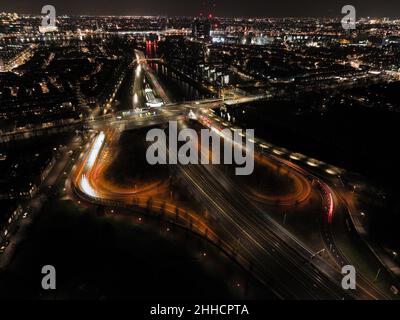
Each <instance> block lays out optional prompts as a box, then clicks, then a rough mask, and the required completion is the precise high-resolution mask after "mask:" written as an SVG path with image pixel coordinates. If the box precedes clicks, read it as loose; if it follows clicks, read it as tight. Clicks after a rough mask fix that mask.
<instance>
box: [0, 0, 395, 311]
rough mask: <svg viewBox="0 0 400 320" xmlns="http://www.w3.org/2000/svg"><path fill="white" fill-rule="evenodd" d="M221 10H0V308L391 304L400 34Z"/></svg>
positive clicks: (208, 6)
mask: <svg viewBox="0 0 400 320" xmlns="http://www.w3.org/2000/svg"><path fill="white" fill-rule="evenodd" d="M217 4H218V1H216V3H213V2H210V3H209V2H207V1H205V2H204V3H203V5H202V6H200V5H199V6H197V7H196V8H194V9H193V10H196V11H197V12H198V14H196V15H195V16H193V15H189V14H188V16H184V15H181V14H180V13H179V14H177V15H172V14H168V15H167V14H165V15H130V13H129V14H128V13H127V15H117V14H115V15H114V14H113V15H101V14H93V15H90V14H87V13H86V12H85V13H82V15H76V14H75V13H74V14H70V13H67V12H66V11H65V12H60V13H58V12H57V15H56V17H55V18H54V21H53V22H54V23H53V22H52V21H51V19H52V18H51V13H48V15H46V14H47V12H46V14H41V13H40V12H41V6H40V5H38V6H37V7H38V9H37V12H36V13H26V12H25V13H22V12H21V10H16V11H18V13H15V12H13V11H10V12H3V13H0V168H1V171H2V175H1V179H0V203H1V207H2V210H1V212H0V300H2V299H10V298H11V299H33V300H36V299H45V300H47V299H56V300H58V299H60V300H70V299H72V300H74V299H77V300H80V299H84V300H87V299H89V300H92V299H93V300H108V299H111V300H114V299H117V300H118V299H133V300H135V299H153V300H154V299H173V300H176V301H181V300H185V299H216V301H218V299H225V300H226V299H228V300H232V301H248V300H271V301H272V300H397V299H399V290H400V261H399V258H398V252H399V253H400V237H399V232H398V228H399V225H400V211H399V209H400V202H399V198H398V196H399V192H400V189H399V186H398V178H397V174H396V172H397V171H396V169H397V167H398V164H397V161H398V158H397V156H396V151H395V149H396V145H397V138H398V137H399V123H400V122H399V121H400V100H399V99H398V98H399V90H400V19H396V18H393V17H372V16H370V17H362V16H359V15H357V17H353V18H352V17H351V12H352V9H351V8H348V10H347V9H346V11H345V12H347V13H342V6H338V7H337V11H336V12H335V14H332V13H330V12H328V13H327V14H325V15H324V14H322V13H321V14H320V15H318V16H316V17H283V16H282V17H268V16H267V17H264V18H262V17H239V16H237V15H233V14H230V13H227V14H226V15H225V14H223V13H222V12H221V10H222V9H219V8H220V7H219V6H218V5H217ZM221 6H222V5H221ZM55 9H57V6H55ZM356 9H357V6H356ZM49 10H50V11H51V8H50V9H49ZM232 10H233V9H232ZM0 11H2V8H1V7H0ZM50 11H49V12H50ZM27 12H29V9H28V10H27ZM74 12H75V11H74ZM346 14H349V15H348V16H346ZM345 16H346V17H347V18H346V19H347V20H346V19H343V17H345ZM352 19H353V20H352ZM46 23H47V24H46ZM175 129H176V131H177V132H175V131H174V130H175ZM246 129H247V130H246ZM204 130H205V131H204ZM207 132H209V133H207ZM252 132H253V133H254V136H252ZM153 134H154V135H153ZM156 137H158V138H157V139H156ZM201 139H206V140H207V142H210V141H212V142H213V143H214V144H210V145H206V147H204V145H205V144H204V145H203V142H205V140H203V141H200V140H201ZM190 142H191V144H190ZM152 143H153V144H152ZM155 150H156V151H157V152H154V151H155ZM152 152H154V154H153V156H154V157H153V158H151V159H154V158H155V159H156V160H157V159H158V160H157V161H156V160H151V161H150V160H149V157H150V156H149V155H152ZM220 154H221V155H222V156H220ZM200 160H201V161H200ZM244 167H246V168H247V169H249V168H250V170H251V172H250V174H248V172H246V173H244V172H245V170H243V169H244ZM238 168H239V170H238ZM240 168H241V169H242V170H240ZM238 172H242V174H238ZM78 262H79V263H78ZM44 266H50V267H48V268H47V267H46V268H45V269H43V267H44ZM52 268H54V270H57V289H55V288H52V285H51V284H49V288H50V289H49V288H47V289H46V288H45V287H44V286H43V281H42V279H43V277H44V276H45V275H46V272H45V271H43V270H50V271H49V272H50V273H51V270H53V269H52ZM353 275H354V278H353V277H352V276H353ZM355 275H356V276H355ZM355 279H356V280H355ZM53 280H54V281H55V279H53ZM53 280H51V281H50V282H49V283H52V281H53ZM41 283H42V285H41ZM54 285H55V284H54ZM133 287H135V290H132V288H133ZM223 310H225V309H222V308H219V309H218V312H219V313H220V314H224V312H225V311H223ZM167 311H168V310H167V309H166V310H165V312H167ZM170 311H171V312H172V311H173V310H172V309H171V310H170ZM178 311H179V310H178ZM154 312H158V314H162V310H159V309H155V311H154ZM230 312H232V313H233V312H236V313H239V314H240V312H242V313H244V312H245V311H244V310H243V308H242V309H240V310H236V309H235V311H233V309H232V310H231V311H230Z"/></svg>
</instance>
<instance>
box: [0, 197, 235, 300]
mask: <svg viewBox="0 0 400 320" xmlns="http://www.w3.org/2000/svg"><path fill="white" fill-rule="evenodd" d="M78 211H79V210H77V209H76V207H74V206H73V205H72V204H70V203H68V202H61V201H54V202H52V203H51V204H49V205H47V206H46V207H45V209H44V211H43V213H42V214H41V216H40V217H39V218H38V220H37V221H36V222H35V223H34V225H33V226H32V228H31V229H30V233H29V236H28V238H27V239H26V241H25V242H24V243H23V244H22V245H21V246H20V247H19V248H18V252H17V259H15V260H14V261H13V263H12V265H11V266H10V268H9V269H8V270H7V271H6V272H3V273H0V288H1V290H0V298H7V299H13V298H25V299H67V298H68V299H71V298H72V299H117V298H123V299H150V298H151V299H175V298H176V299H195V298H200V297H203V298H221V297H222V298H226V299H230V298H234V296H232V293H230V290H228V288H227V286H226V284H225V281H224V279H222V278H221V277H220V276H218V275H216V274H212V272H211V271H209V270H208V269H207V270H206V269H205V268H204V264H201V263H200V262H199V258H198V256H196V255H195V253H189V248H188V247H187V246H186V245H185V244H182V243H181V242H178V241H175V240H174V238H165V237H162V236H161V235H160V233H159V232H154V230H150V229H149V227H147V226H145V225H134V224H131V223H124V222H123V221H114V220H112V219H109V218H98V217H96V215H95V213H94V211H95V210H88V209H87V210H80V211H81V212H80V213H79V212H78ZM47 264H50V265H54V266H55V268H56V270H57V291H56V292H57V294H54V293H53V294H52V293H47V292H45V291H43V290H42V289H41V287H40V283H41V279H42V275H41V268H42V267H43V266H44V265H47ZM210 288H212V290H210Z"/></svg>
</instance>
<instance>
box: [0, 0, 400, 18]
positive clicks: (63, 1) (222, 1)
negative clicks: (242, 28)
mask: <svg viewBox="0 0 400 320" xmlns="http://www.w3.org/2000/svg"><path fill="white" fill-rule="evenodd" d="M45 4H52V5H54V6H55V7H56V10H57V14H90V15H170V16H173V15H187V16H198V15H199V14H200V12H203V13H204V14H209V13H210V12H211V13H212V14H214V15H217V16H238V17H239V16H245V17H254V16H258V17H288V16H291V17H293V16H299V17H301V16H307V17H309V16H340V15H341V14H340V11H341V7H342V6H343V5H346V4H352V5H354V6H355V7H356V9H357V15H358V16H375V17H379V16H387V17H392V18H397V17H400V0H348V1H342V0H275V1H270V0H243V1H238V0H235V1H232V0H214V1H206V0H141V1H138V0H46V1H43V0H0V12H1V11H5V12H18V13H36V14H40V11H41V7H42V6H43V5H45Z"/></svg>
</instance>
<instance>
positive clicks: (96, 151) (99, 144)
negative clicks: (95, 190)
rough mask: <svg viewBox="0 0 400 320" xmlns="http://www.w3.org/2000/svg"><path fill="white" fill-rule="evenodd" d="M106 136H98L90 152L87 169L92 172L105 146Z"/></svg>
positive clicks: (102, 133)
mask: <svg viewBox="0 0 400 320" xmlns="http://www.w3.org/2000/svg"><path fill="white" fill-rule="evenodd" d="M105 137H106V136H105V134H104V132H103V131H102V132H100V134H99V135H98V136H97V138H96V140H95V141H94V143H93V146H92V150H90V154H89V158H88V160H87V162H86V166H85V169H86V170H90V169H92V167H93V165H94V163H95V162H96V159H97V157H98V155H99V153H100V149H101V147H102V146H103V143H104V140H105Z"/></svg>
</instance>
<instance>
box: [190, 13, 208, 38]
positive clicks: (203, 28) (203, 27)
mask: <svg viewBox="0 0 400 320" xmlns="http://www.w3.org/2000/svg"><path fill="white" fill-rule="evenodd" d="M192 35H193V37H195V38H197V39H204V40H205V41H210V40H211V21H210V20H209V19H199V18H196V19H194V21H193V25H192Z"/></svg>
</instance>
